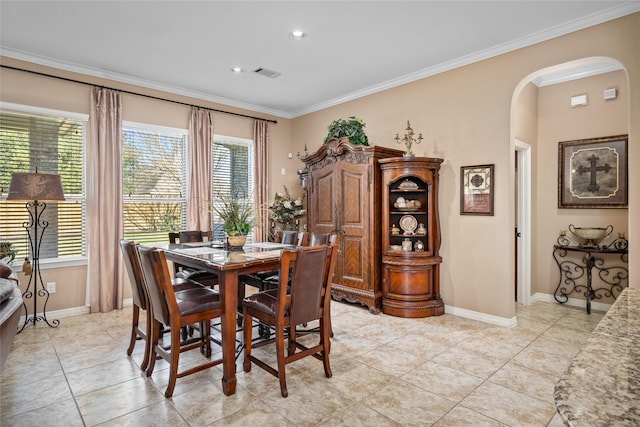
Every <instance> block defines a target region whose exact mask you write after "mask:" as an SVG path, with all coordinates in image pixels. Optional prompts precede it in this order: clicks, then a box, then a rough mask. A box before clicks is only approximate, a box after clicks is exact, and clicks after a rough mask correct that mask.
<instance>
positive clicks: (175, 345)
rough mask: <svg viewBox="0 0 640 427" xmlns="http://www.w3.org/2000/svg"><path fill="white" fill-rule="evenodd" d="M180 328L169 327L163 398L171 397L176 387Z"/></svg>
mask: <svg viewBox="0 0 640 427" xmlns="http://www.w3.org/2000/svg"><path fill="white" fill-rule="evenodd" d="M180 335H181V331H180V328H178V327H174V325H172V326H171V350H170V351H171V362H170V367H169V383H168V384H167V389H166V390H165V392H164V396H165V397H167V398H169V397H171V396H173V390H174V389H175V387H176V380H177V379H178V361H179V360H180Z"/></svg>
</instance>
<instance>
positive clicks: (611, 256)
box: [553, 235, 629, 314]
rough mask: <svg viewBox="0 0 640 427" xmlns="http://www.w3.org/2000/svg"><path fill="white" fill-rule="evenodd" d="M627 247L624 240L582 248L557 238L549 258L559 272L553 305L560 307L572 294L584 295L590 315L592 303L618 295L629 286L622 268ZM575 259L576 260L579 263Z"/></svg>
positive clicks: (627, 271) (626, 258) (562, 236)
mask: <svg viewBox="0 0 640 427" xmlns="http://www.w3.org/2000/svg"><path fill="white" fill-rule="evenodd" d="M627 246H628V242H627V240H626V239H625V238H624V237H618V238H617V239H616V240H614V241H613V242H611V243H609V244H607V245H600V246H584V245H580V244H576V243H574V242H573V241H571V240H570V239H568V238H567V237H566V236H564V235H561V236H560V237H559V238H558V243H557V244H555V245H554V246H553V258H554V259H555V261H556V264H558V268H559V270H560V280H559V281H558V287H557V288H556V290H555V292H554V293H553V296H554V298H555V299H556V301H558V302H559V303H560V304H564V303H565V302H567V301H568V300H569V295H571V294H572V293H582V292H584V293H583V295H584V296H585V298H586V301H587V302H586V306H587V313H589V314H591V301H592V300H596V299H601V298H603V297H613V298H615V297H616V294H617V295H619V294H620V292H622V290H623V289H624V288H626V287H627V286H628V285H629V270H628V269H627V267H626V266H625V265H627V264H628V252H627ZM571 255H574V256H571ZM575 255H578V256H579V257H580V260H579V261H577V260H576V256H575ZM594 275H595V276H594ZM594 277H597V278H598V279H599V281H598V283H597V285H595V284H594V283H593V279H594ZM594 286H597V287H594Z"/></svg>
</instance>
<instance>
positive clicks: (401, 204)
mask: <svg viewBox="0 0 640 427" xmlns="http://www.w3.org/2000/svg"><path fill="white" fill-rule="evenodd" d="M442 162H443V159H437V158H428V157H399V158H388V159H382V160H380V169H381V173H382V186H381V188H382V247H381V250H382V286H381V288H382V311H383V313H385V314H389V315H393V316H400V317H427V316H439V315H441V314H444V303H443V302H442V298H441V297H440V264H441V263H442V258H441V257H440V255H439V253H438V252H439V250H440V222H439V218H438V181H439V170H440V165H441V163H442Z"/></svg>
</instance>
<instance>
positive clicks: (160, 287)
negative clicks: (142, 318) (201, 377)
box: [137, 247, 222, 397]
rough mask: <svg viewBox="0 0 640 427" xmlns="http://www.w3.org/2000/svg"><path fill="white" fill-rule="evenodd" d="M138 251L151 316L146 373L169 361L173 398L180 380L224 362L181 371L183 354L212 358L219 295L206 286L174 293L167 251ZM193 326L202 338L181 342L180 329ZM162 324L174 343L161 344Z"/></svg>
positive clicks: (168, 392) (169, 393) (168, 393)
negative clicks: (192, 352) (159, 362)
mask: <svg viewBox="0 0 640 427" xmlns="http://www.w3.org/2000/svg"><path fill="white" fill-rule="evenodd" d="M137 249H138V250H139V253H140V261H141V265H142V272H143V275H144V283H145V284H146V288H147V294H148V295H149V301H150V306H151V314H152V322H151V348H150V356H149V366H148V367H147V372H146V374H147V376H151V374H152V373H153V369H154V367H155V361H156V358H157V356H160V357H161V358H163V359H164V360H166V361H167V362H168V363H169V365H170V366H169V383H168V384H167V389H166V390H165V393H164V395H165V397H171V396H172V395H173V390H174V388H175V385H176V380H177V379H178V378H182V377H184V376H187V375H191V374H194V373H196V372H200V371H202V370H204V369H208V368H211V367H213V366H216V365H218V364H220V363H222V359H216V360H213V361H211V360H208V361H206V362H204V363H200V364H195V365H193V366H191V367H190V368H188V369H186V370H183V371H179V359H180V354H181V353H183V352H185V351H189V350H194V349H200V350H201V351H202V352H203V353H204V355H205V356H206V357H207V358H209V359H210V358H211V341H212V340H211V336H210V335H211V320H213V319H215V318H217V317H220V316H221V315H222V304H221V303H220V295H219V294H218V293H217V292H215V291H214V290H212V289H210V288H205V287H201V288H199V289H188V290H183V291H179V292H175V291H174V289H173V286H172V285H171V276H172V275H171V273H170V272H169V266H168V264H167V259H166V257H165V254H164V252H163V251H162V250H159V249H156V248H143V247H139V248H137ZM194 323H197V324H199V327H198V330H199V332H200V333H199V336H198V337H195V338H191V339H187V340H184V341H181V340H180V333H179V331H180V329H181V328H183V327H186V326H188V325H191V324H194ZM161 324H165V325H168V326H170V327H171V342H170V344H169V345H167V346H165V345H160V344H159V338H160V325H161ZM163 344H164V343H163Z"/></svg>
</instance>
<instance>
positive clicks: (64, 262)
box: [0, 101, 89, 270]
mask: <svg viewBox="0 0 640 427" xmlns="http://www.w3.org/2000/svg"><path fill="white" fill-rule="evenodd" d="M0 109H2V110H12V111H16V112H20V113H24V114H33V115H36V116H50V117H54V118H55V117H64V118H69V119H74V120H78V121H83V122H84V123H85V140H84V147H83V153H84V154H83V159H82V169H83V171H82V176H83V178H82V187H83V195H82V198H81V199H76V200H77V201H80V202H82V201H83V200H84V202H85V208H84V209H83V213H82V229H83V235H82V245H83V252H84V253H86V250H87V241H86V235H85V233H84V230H86V222H87V221H86V200H87V187H86V184H87V154H86V153H87V139H86V136H87V132H88V130H89V123H88V122H89V115H88V114H84V113H76V112H72V111H64V110H57V109H51V108H44V107H36V106H32V105H25V104H15V103H12V102H6V101H0ZM65 198H66V199H67V200H73V199H72V198H69V196H66V195H65ZM20 258H22V259H24V254H20ZM39 264H40V268H41V269H42V270H48V269H54V268H63V267H75V266H83V265H87V257H86V256H77V257H69V258H42V259H40V260H39ZM14 267H15V268H16V269H21V268H22V265H21V264H20V263H19V262H18V264H15V265H14Z"/></svg>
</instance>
